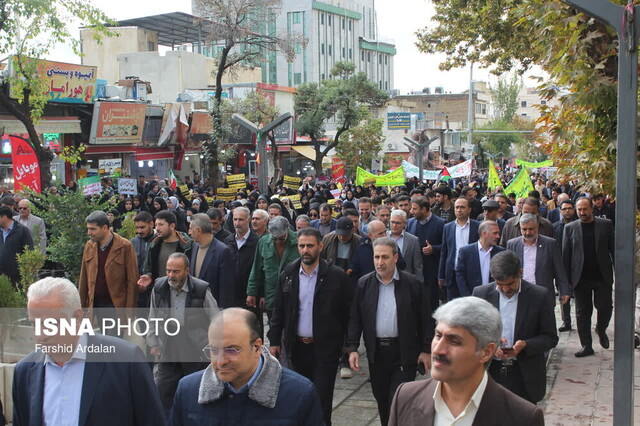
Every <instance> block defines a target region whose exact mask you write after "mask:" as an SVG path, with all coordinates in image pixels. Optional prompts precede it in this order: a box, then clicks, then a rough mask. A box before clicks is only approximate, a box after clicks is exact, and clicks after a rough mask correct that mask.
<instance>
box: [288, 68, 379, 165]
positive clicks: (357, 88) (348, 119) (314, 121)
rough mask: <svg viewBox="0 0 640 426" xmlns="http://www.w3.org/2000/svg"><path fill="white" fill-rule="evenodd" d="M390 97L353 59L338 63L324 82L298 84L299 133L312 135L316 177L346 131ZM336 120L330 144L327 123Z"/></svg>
mask: <svg viewBox="0 0 640 426" xmlns="http://www.w3.org/2000/svg"><path fill="white" fill-rule="evenodd" d="M388 99H389V96H388V95H387V94H386V92H384V91H382V90H379V89H378V87H377V86H376V84H375V83H373V82H371V81H369V80H368V79H367V75H366V74H365V73H363V72H359V73H356V72H355V65H354V64H353V63H351V62H336V64H335V66H334V68H333V69H332V70H331V79H330V80H324V81H321V82H320V83H307V84H302V85H301V86H299V87H298V93H297V94H296V97H295V106H294V109H295V112H296V116H297V117H298V121H297V122H296V130H297V131H298V134H300V135H303V136H307V137H309V138H311V142H313V148H314V150H315V153H316V158H315V160H314V168H315V172H316V176H320V175H321V174H322V159H323V158H324V157H325V156H326V155H327V154H328V153H329V151H330V150H331V149H333V148H335V147H337V146H338V145H339V144H340V143H341V142H342V140H343V139H344V135H345V132H347V131H348V130H349V129H351V128H352V127H354V126H356V125H358V124H359V123H360V122H361V121H362V120H363V119H364V118H366V117H367V114H369V113H370V112H369V110H370V109H371V108H377V107H381V106H383V105H384V104H385V103H386V102H387V100H388ZM329 119H334V120H335V127H336V133H335V136H333V137H332V138H330V139H329V140H328V142H327V144H326V145H324V146H323V145H322V144H321V141H322V139H323V138H324V137H325V123H326V121H327V120H329Z"/></svg>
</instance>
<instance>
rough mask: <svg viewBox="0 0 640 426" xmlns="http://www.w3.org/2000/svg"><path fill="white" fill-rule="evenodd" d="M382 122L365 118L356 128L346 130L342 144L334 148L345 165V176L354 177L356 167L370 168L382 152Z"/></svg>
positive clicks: (383, 138)
mask: <svg viewBox="0 0 640 426" xmlns="http://www.w3.org/2000/svg"><path fill="white" fill-rule="evenodd" d="M383 126H384V120H382V119H373V118H372V117H370V116H369V117H366V118H365V119H364V120H363V121H361V122H360V123H359V124H358V125H357V126H355V127H353V128H351V129H350V130H348V131H347V132H346V133H345V135H344V142H343V143H341V144H339V145H338V146H337V147H336V154H337V155H338V157H340V159H341V160H342V161H344V164H345V171H346V173H347V176H351V177H354V176H355V175H356V167H357V166H360V167H362V168H363V169H369V168H370V167H371V161H372V160H374V159H376V158H378V157H379V154H380V151H382V144H383V143H384V140H385V136H384V134H383V133H382V127H383Z"/></svg>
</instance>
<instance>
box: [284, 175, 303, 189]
mask: <svg viewBox="0 0 640 426" xmlns="http://www.w3.org/2000/svg"><path fill="white" fill-rule="evenodd" d="M300 182H301V179H300V176H287V175H285V176H284V178H283V179H282V184H283V185H284V186H286V187H289V188H291V187H299V186H300Z"/></svg>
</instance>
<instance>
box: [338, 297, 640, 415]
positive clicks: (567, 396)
mask: <svg viewBox="0 0 640 426" xmlns="http://www.w3.org/2000/svg"><path fill="white" fill-rule="evenodd" d="M571 311H572V314H573V315H574V316H575V311H574V307H573V306H572V308H571ZM556 316H557V318H556V319H557V321H556V323H557V324H561V321H560V317H559V309H557V308H556ZM592 323H593V324H595V310H594V318H593V321H592ZM613 323H614V321H613V320H612V321H611V325H610V326H609V329H608V330H607V334H608V335H609V339H610V340H611V348H610V349H602V348H601V347H600V345H599V344H598V338H597V336H596V335H595V333H594V336H593V337H594V351H595V352H596V354H595V355H594V356H588V357H585V358H576V357H575V356H574V353H575V352H577V351H578V350H579V349H580V341H579V339H578V333H577V330H576V329H575V318H574V329H573V331H571V332H565V333H559V337H560V341H559V342H558V346H557V347H556V348H555V349H554V350H553V352H552V353H551V357H550V359H549V364H548V368H547V395H546V396H545V399H544V400H542V401H541V402H540V403H539V404H538V405H539V406H540V407H541V408H542V409H543V410H544V412H545V424H546V425H554V426H555V425H557V426H573V425H575V426H584V425H612V424H613V348H614V347H615V342H614V341H613V331H614V327H613ZM363 352H364V348H363V347H361V348H360V366H361V369H360V371H359V372H354V376H353V378H351V379H348V380H343V379H340V377H339V376H338V378H337V379H336V387H335V392H334V397H333V417H332V422H333V424H334V425H336V426H347V425H348V426H357V425H362V426H364V425H376V426H377V425H380V421H379V419H378V411H377V405H376V402H375V399H374V398H373V394H372V393H371V385H370V384H369V382H368V381H367V378H368V368H367V361H366V355H365V354H364V353H363ZM634 371H635V383H636V385H635V387H634V389H635V395H634V401H635V406H636V409H635V419H634V423H635V424H639V425H640V379H639V376H640V350H637V351H636V357H635V370H634ZM418 378H421V376H418Z"/></svg>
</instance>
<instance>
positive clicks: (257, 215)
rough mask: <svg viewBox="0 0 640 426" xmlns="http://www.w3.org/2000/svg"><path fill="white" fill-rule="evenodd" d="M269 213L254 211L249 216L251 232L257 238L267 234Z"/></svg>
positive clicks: (260, 210)
mask: <svg viewBox="0 0 640 426" xmlns="http://www.w3.org/2000/svg"><path fill="white" fill-rule="evenodd" d="M268 225H269V213H267V211H266V210H262V209H255V210H254V211H253V214H252V215H251V230H252V231H253V232H254V233H255V234H256V235H257V236H258V237H262V236H263V235H264V234H267V233H268V232H269V230H268Z"/></svg>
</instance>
